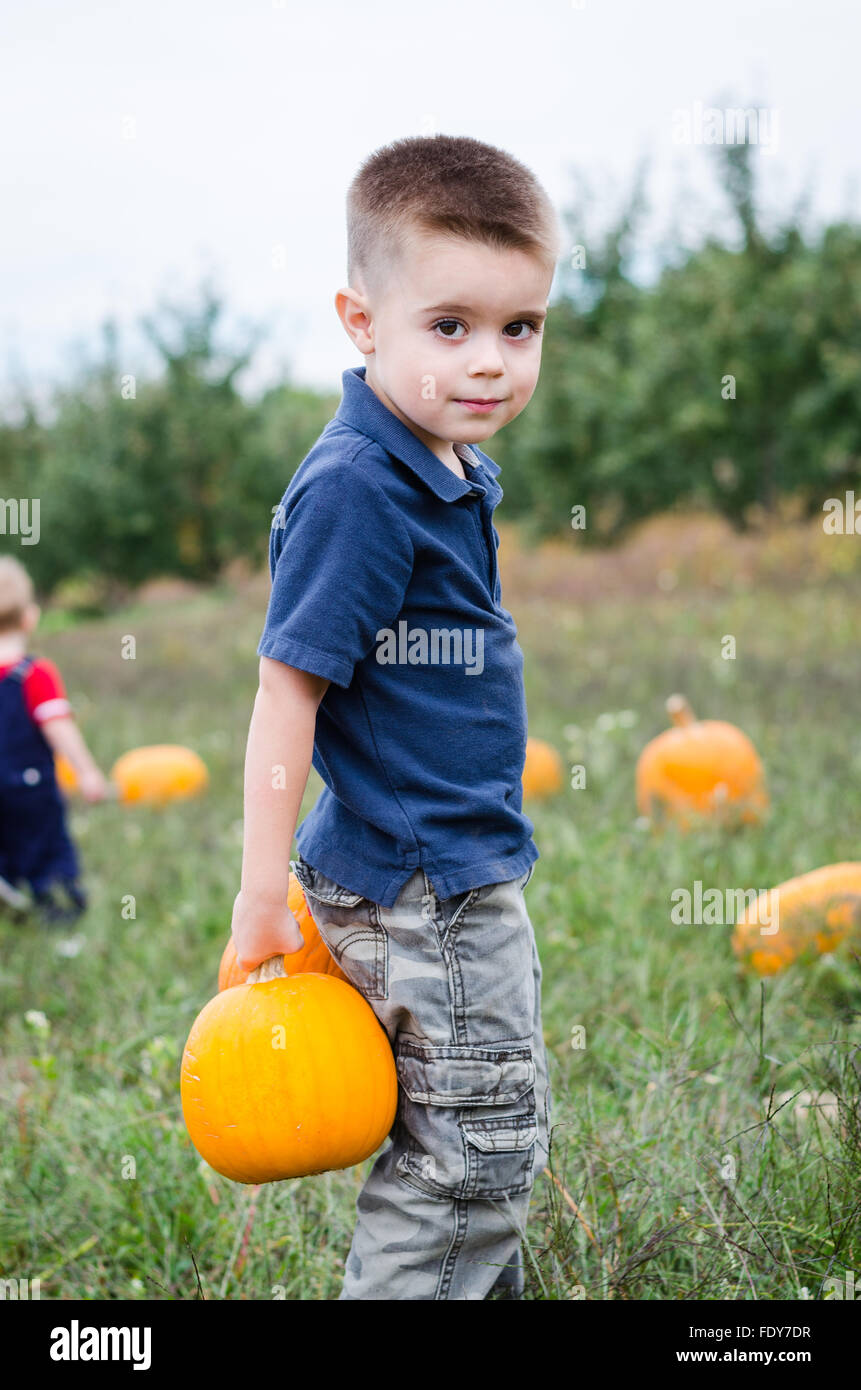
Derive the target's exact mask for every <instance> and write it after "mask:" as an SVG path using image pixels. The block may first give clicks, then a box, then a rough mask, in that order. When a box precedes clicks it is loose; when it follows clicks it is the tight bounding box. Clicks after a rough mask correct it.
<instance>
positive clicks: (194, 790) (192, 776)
mask: <svg viewBox="0 0 861 1390" xmlns="http://www.w3.org/2000/svg"><path fill="white" fill-rule="evenodd" d="M110 776H111V781H112V782H113V783H114V785H115V786H116V788H117V795H118V796H119V799H120V800H121V801H132V802H133V801H144V802H149V803H150V804H152V805H155V806H160V805H163V804H164V803H165V802H167V801H179V800H184V799H185V798H186V797H190V796H197V795H198V794H199V793H200V792H202V791H203V790H204V788H205V787H206V786H207V784H208V782H209V773H208V772H207V769H206V764H205V763H204V761H203V759H202V758H200V757H199V756H198V754H197V753H195V752H193V750H192V749H191V748H183V747H182V746H181V745H180V744H176V743H155V744H150V745H148V746H146V747H143V748H132V749H130V750H129V752H128V753H124V754H123V755H122V757H121V758H118V759H117V761H116V762H115V763H114V765H113V767H112V768H111V773H110Z"/></svg>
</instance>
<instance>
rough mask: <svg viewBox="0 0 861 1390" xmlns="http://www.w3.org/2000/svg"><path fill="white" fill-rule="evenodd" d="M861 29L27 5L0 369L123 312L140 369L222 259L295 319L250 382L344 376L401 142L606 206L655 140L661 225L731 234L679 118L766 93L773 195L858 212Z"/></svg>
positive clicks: (762, 11) (788, 12)
mask: <svg viewBox="0 0 861 1390" xmlns="http://www.w3.org/2000/svg"><path fill="white" fill-rule="evenodd" d="M859 40H861V21H859V6H858V5H857V3H855V0H818V3H817V4H816V5H812V4H802V3H800V0H783V2H781V0H722V3H721V4H717V5H716V4H706V3H703V0H654V2H653V3H648V2H647V0H573V3H572V0H530V3H524V0H495V3H493V4H489V3H485V0H434V3H433V4H430V5H416V4H409V3H408V0H401V3H397V0H364V2H363V3H347V2H346V0H307V3H299V0H207V2H206V3H203V0H149V3H147V4H131V3H129V0H119V3H117V0H110V3H108V2H107V0H106V2H105V3H99V4H97V3H77V4H75V3H58V0H20V3H19V4H18V5H17V6H13V5H12V4H11V3H10V0H6V5H5V7H4V8H3V9H2V11H0V64H2V70H0V132H2V134H0V142H2V146H0V156H2V165H0V168H2V179H3V184H4V186H5V188H4V191H5V194H6V196H5V197H4V200H3V201H4V210H3V215H2V219H0V373H2V376H3V378H4V379H5V381H6V383H7V386H8V384H9V383H10V382H11V384H12V387H13V388H14V383H15V381H16V379H18V378H20V377H21V376H22V375H23V376H24V377H25V378H26V380H27V381H28V382H30V383H31V384H32V385H33V386H35V387H37V388H38V387H39V385H40V384H43V383H45V382H51V381H57V380H60V379H63V378H65V377H66V376H67V375H68V374H69V373H70V372H71V371H72V370H73V368H74V365H75V363H76V362H77V361H78V360H79V359H80V356H81V354H82V353H83V354H84V355H85V356H86V357H87V358H90V359H92V358H94V357H98V356H99V355H100V352H101V343H100V329H99V325H100V324H101V322H102V320H103V319H104V318H105V317H107V316H108V315H109V314H110V315H113V316H114V317H116V318H117V319H118V320H119V322H120V325H121V326H122V328H123V340H122V341H123V344H124V346H125V348H126V351H127V352H128V354H129V356H130V357H131V358H132V359H133V362H132V363H130V365H129V370H133V369H134V364H135V362H136V363H140V362H141V361H142V360H143V361H145V360H146V359H145V358H144V357H143V356H142V354H143V345H142V340H141V338H140V336H139V334H138V332H137V329H136V321H137V319H138V317H139V316H140V315H142V314H144V313H150V312H152V311H153V310H154V309H155V308H156V305H157V303H158V301H159V300H160V299H162V298H174V297H177V298H179V299H180V300H181V301H184V302H189V301H193V299H194V297H195V293H196V291H197V289H198V287H199V286H200V283H201V281H202V280H203V278H204V276H205V275H206V274H207V272H209V273H210V274H211V275H212V276H213V278H214V281H215V283H216V285H217V286H218V287H219V288H220V289H221V290H222V291H223V293H224V295H225V298H226V306H227V319H226V322H225V329H226V331H227V333H228V334H229V335H230V337H231V338H232V339H233V341H237V342H242V341H244V338H243V335H242V332H241V330H242V327H243V325H244V324H249V323H252V322H253V323H258V322H264V323H267V324H269V325H271V329H272V331H271V334H270V337H269V338H268V340H267V341H266V342H265V343H264V344H263V345H262V346H261V348H259V349H258V353H257V356H256V367H255V371H254V372H253V373H251V374H248V375H246V377H245V378H243V389H245V390H248V391H249V392H254V391H256V390H258V389H259V388H260V387H261V386H262V385H263V384H265V383H266V382H268V381H271V380H273V379H276V378H277V377H278V376H280V375H281V374H282V372H284V371H285V370H287V371H289V373H290V376H291V377H292V378H293V380H295V381H297V382H303V383H308V384H310V385H315V386H320V387H328V388H330V389H335V390H337V389H339V388H340V382H341V373H342V371H343V370H344V368H346V367H349V366H355V365H359V364H360V362H361V360H362V359H361V357H360V356H359V355H358V354H357V353H356V352H355V350H354V348H353V347H352V344H351V343H350V342H349V340H348V338H347V337H346V335H345V333H344V330H343V328H342V327H341V324H340V322H339V320H338V318H337V316H336V314H335V309H334V303H333V301H334V295H335V291H336V290H337V289H338V288H339V287H340V286H341V285H342V284H343V283H344V279H345V274H346V271H345V258H346V250H345V234H344V197H345V193H346V189H347V185H348V184H349V182H350V179H351V178H352V176H353V174H354V173H355V170H356V168H357V167H358V165H359V164H360V163H361V161H362V160H363V159H364V158H365V156H366V155H367V154H368V153H370V151H372V150H373V149H376V148H377V147H379V146H380V145H382V144H385V143H387V142H388V141H390V140H394V139H397V138H399V137H401V136H404V135H410V134H422V133H431V132H433V131H443V132H447V133H451V134H465V135H472V136H474V137H475V138H477V139H480V140H486V141H488V142H490V143H491V144H496V145H500V146H502V147H503V148H504V149H507V150H509V151H510V152H511V153H512V154H514V155H515V156H517V157H518V158H519V159H521V160H523V161H524V162H525V163H527V164H528V165H529V166H530V167H531V168H532V169H533V170H534V172H535V173H536V174H537V176H538V177H539V178H540V179H541V181H542V182H543V184H544V185H545V187H546V188H547V190H548V192H549V194H550V196H551V197H552V198H553V200H554V202H555V203H556V206H557V208H558V209H559V210H560V211H561V210H562V209H563V208H564V206H565V205H566V203H567V201H568V200H569V199H570V198H571V195H572V191H573V187H574V184H573V180H572V170H573V169H575V168H576V169H577V170H579V171H581V172H582V173H583V174H585V175H586V176H587V177H588V178H589V179H590V181H591V183H592V185H593V187H594V188H595V191H596V193H597V194H598V195H599V197H598V201H597V203H596V207H595V209H594V216H595V217H596V218H597V219H599V220H603V219H605V218H606V217H607V216H609V215H610V214H611V213H612V210H613V208H614V207H615V206H616V205H617V200H618V199H619V198H620V197H621V196H622V195H623V194H624V193H625V192H626V191H627V190H628V189H629V187H630V182H631V175H632V172H633V169H634V168H635V166H636V164H637V162H638V161H639V159H640V158H641V157H643V156H649V157H650V160H651V173H650V177H649V182H648V185H647V186H648V190H649V194H650V197H651V200H652V203H653V205H654V208H655V217H654V221H653V223H652V224H650V225H651V226H652V229H653V233H654V235H657V234H659V233H660V232H661V231H664V230H667V229H668V228H669V227H670V226H671V219H672V217H674V216H675V215H676V214H677V212H678V208H679V207H680V206H683V207H685V208H688V209H689V210H690V216H691V217H692V218H693V219H694V221H693V223H692V225H693V224H694V223H696V224H697V225H703V219H704V218H705V219H706V220H708V219H710V221H711V224H712V225H713V226H715V227H717V228H720V227H721V226H727V225H728V224H727V223H726V222H722V221H721V217H722V202H721V199H720V196H719V194H718V192H717V186H716V183H715V180H714V177H713V174H712V172H711V170H712V167H713V155H712V152H711V151H709V150H708V149H707V148H705V147H704V146H703V145H695V144H691V145H679V144H676V143H674V142H673V136H672V129H673V126H672V122H673V113H674V112H675V111H677V110H678V109H685V110H687V111H689V112H691V113H693V110H694V104H695V103H697V102H699V103H701V104H702V106H704V107H708V106H720V107H725V106H736V105H756V106H757V107H766V108H769V109H770V110H773V111H776V113H777V120H778V124H777V127H776V136H777V138H776V140H775V136H774V133H772V136H771V139H772V143H773V144H774V149H773V152H771V153H766V152H765V151H763V152H762V153H760V155H759V166H760V169H761V170H762V177H763V192H764V196H765V198H766V200H767V204H768V205H769V206H773V207H776V208H778V209H786V210H788V209H789V208H790V207H791V205H792V203H793V202H794V201H795V200H796V199H797V198H798V197H799V196H800V194H801V193H802V191H803V190H804V189H805V188H809V190H810V194H811V210H812V215H813V217H814V219H815V220H816V221H817V222H823V221H826V220H828V219H832V218H836V217H840V216H847V215H851V216H854V217H856V218H857V217H858V216H859V185H858V180H857V175H858V168H859V159H858V148H859V135H861V120H859V105H861V103H859V96H858V92H859V80H858V55H859V52H861V42H859ZM127 118H131V120H132V121H133V122H134V138H126V133H127V131H128V129H129V128H130V127H129V126H128V124H127V125H126V127H125V129H124V121H126V120H127ZM772 121H773V117H772ZM774 131H775V127H774V125H773V124H772V132H774ZM697 198H699V199H700V200H701V202H702V204H703V209H704V210H703V211H702V213H697V214H696V216H694V208H695V207H696V206H697V204H696V199H697ZM709 209H710V210H711V211H709ZM279 245H280V246H281V247H283V254H284V259H285V264H284V266H283V268H276V267H275V266H274V265H273V247H276V246H279ZM551 298H552V296H551Z"/></svg>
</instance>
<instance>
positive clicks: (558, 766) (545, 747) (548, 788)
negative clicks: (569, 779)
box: [522, 738, 564, 799]
mask: <svg viewBox="0 0 861 1390" xmlns="http://www.w3.org/2000/svg"><path fill="white" fill-rule="evenodd" d="M522 781H523V795H524V796H528V797H532V798H534V799H537V798H539V797H542V796H554V795H555V794H556V792H558V791H561V790H562V783H563V781H564V778H563V773H562V759H561V758H560V756H559V754H558V753H557V752H556V749H555V748H554V747H553V745H552V744H550V743H545V742H544V740H543V739H540V738H527V740H526V758H525V761H524V764H523V777H522Z"/></svg>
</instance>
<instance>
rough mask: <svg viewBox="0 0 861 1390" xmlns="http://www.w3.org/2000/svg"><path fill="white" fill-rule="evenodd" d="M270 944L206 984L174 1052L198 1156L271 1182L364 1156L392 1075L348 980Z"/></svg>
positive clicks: (388, 1098)
mask: <svg viewBox="0 0 861 1390" xmlns="http://www.w3.org/2000/svg"><path fill="white" fill-rule="evenodd" d="M283 968H284V967H283V960H282V957H281V956H274V957H272V958H271V959H270V960H268V961H264V962H263V964H262V965H261V966H258V968H257V970H255V971H252V973H251V975H250V976H249V979H248V981H247V982H246V983H245V984H242V985H234V986H233V987H232V988H231V989H226V990H224V991H223V992H222V993H221V994H217V995H216V996H215V998H214V999H210V1001H209V1003H208V1004H207V1005H206V1006H205V1008H204V1009H202V1010H201V1012H200V1014H198V1016H197V1019H196V1020H195V1022H194V1024H193V1026H192V1029H191V1032H190V1034H189V1037H188V1042H187V1043H186V1045H185V1051H184V1053H183V1058H182V1070H181V1078H180V1092H181V1097H182V1113H183V1117H184V1119H185V1123H186V1126H187V1128H188V1132H189V1135H190V1137H191V1141H192V1143H193V1144H194V1147H195V1148H196V1149H197V1151H198V1153H199V1154H200V1156H201V1157H202V1158H204V1159H205V1160H206V1162H207V1163H209V1164H210V1165H211V1166H212V1167H213V1168H214V1169H215V1170H216V1171H217V1172H219V1173H221V1174H222V1175H223V1176H224V1177H226V1178H231V1179H232V1180H233V1181H234V1182H243V1183H262V1182H281V1181H283V1180H284V1179H285V1178H299V1177H305V1176H307V1175H308V1174H311V1173H324V1172H328V1171H329V1170H330V1169H336V1168H350V1167H352V1165H353V1164H355V1163H361V1162H362V1161H363V1160H364V1159H366V1158H368V1157H370V1155H371V1154H372V1153H374V1152H375V1151H376V1150H377V1149H378V1148H379V1146H380V1144H381V1143H382V1142H383V1140H384V1139H385V1137H386V1135H387V1134H388V1133H389V1131H390V1129H391V1127H392V1125H393V1123H394V1119H395V1113H396V1110H397V1097H398V1083H397V1072H396V1068H395V1060H394V1056H393V1054H392V1049H391V1045H390V1043H389V1040H388V1037H387V1036H386V1033H385V1032H384V1030H383V1028H382V1027H381V1025H380V1023H379V1021H378V1020H377V1017H376V1015H375V1014H374V1011H373V1010H372V1008H371V1006H370V1004H368V1002H367V1000H366V999H364V998H363V996H362V995H361V994H360V993H359V991H358V990H357V989H354V988H353V986H352V985H349V984H346V983H345V982H344V981H343V980H337V979H335V978H334V977H333V976H331V975H321V974H319V973H318V972H316V971H313V972H308V973H304V974H299V975H289V976H285V975H284V974H283Z"/></svg>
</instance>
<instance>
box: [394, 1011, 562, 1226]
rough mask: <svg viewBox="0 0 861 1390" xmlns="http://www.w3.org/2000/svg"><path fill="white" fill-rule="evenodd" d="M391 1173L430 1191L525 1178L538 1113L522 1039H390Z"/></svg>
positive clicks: (467, 1189) (489, 1193)
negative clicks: (481, 1042) (396, 1135)
mask: <svg viewBox="0 0 861 1390" xmlns="http://www.w3.org/2000/svg"><path fill="white" fill-rule="evenodd" d="M396 1062H397V1069H398V1081H399V1083H400V1088H401V1103H400V1116H399V1118H400V1124H401V1131H402V1136H403V1140H402V1143H401V1146H400V1147H401V1148H402V1152H401V1153H400V1154H399V1156H398V1160H397V1169H396V1171H397V1172H398V1174H399V1176H400V1177H401V1178H402V1179H403V1180H404V1181H405V1182H408V1183H410V1184H411V1185H412V1186H413V1187H418V1188H420V1189H421V1190H422V1191H423V1192H426V1193H428V1194H430V1195H432V1196H438V1197H446V1198H460V1199H463V1198H473V1197H474V1198H482V1197H483V1198H503V1197H510V1196H514V1195H516V1194H517V1193H519V1192H527V1191H528V1190H529V1189H530V1188H531V1186H532V1182H533V1171H532V1170H533V1165H534V1161H535V1145H536V1142H537V1139H538V1119H537V1115H536V1113H535V1063H534V1061H533V1059H532V1051H531V1049H530V1048H529V1047H506V1046H501V1047H458V1046H440V1047H425V1046H422V1045H420V1044H418V1043H413V1042H410V1041H409V1040H407V1039H403V1038H402V1039H401V1040H400V1042H399V1043H398V1045H397V1047H396Z"/></svg>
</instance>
